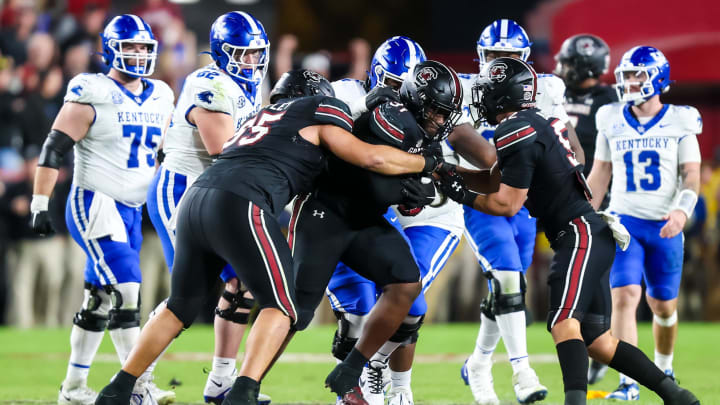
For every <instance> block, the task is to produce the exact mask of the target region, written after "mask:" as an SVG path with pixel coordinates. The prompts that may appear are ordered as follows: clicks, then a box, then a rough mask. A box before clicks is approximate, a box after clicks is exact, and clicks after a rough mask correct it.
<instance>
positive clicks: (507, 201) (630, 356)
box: [440, 58, 699, 405]
mask: <svg viewBox="0 0 720 405" xmlns="http://www.w3.org/2000/svg"><path fill="white" fill-rule="evenodd" d="M537 80H538V78H537V74H536V73H535V71H534V70H533V69H532V67H530V65H528V64H527V63H526V62H524V61H522V60H520V59H516V58H498V59H496V60H494V61H492V62H490V63H489V64H488V65H487V66H486V67H485V68H484V70H483V72H482V73H481V78H480V80H479V81H478V84H477V85H476V86H475V87H474V89H473V104H474V106H475V107H477V108H478V110H479V111H481V115H483V116H484V117H486V119H487V120H488V121H489V122H490V124H493V125H498V124H499V125H498V127H497V128H496V130H495V135H494V141H495V148H496V149H497V155H498V165H497V167H493V168H492V169H491V170H486V171H483V172H477V171H476V172H472V173H463V174H462V177H460V176H458V175H457V173H455V171H454V170H452V168H451V167H450V165H449V164H447V163H445V164H443V166H442V167H441V168H440V175H441V178H442V180H441V183H440V185H441V188H442V190H443V192H444V193H445V194H446V195H447V196H449V197H450V198H453V199H455V200H456V201H459V202H462V203H463V204H466V205H470V206H472V207H473V208H475V209H477V210H481V211H484V212H488V213H491V214H493V215H504V216H512V215H515V214H516V213H517V212H518V210H520V207H522V206H523V205H527V207H528V209H529V210H530V213H531V214H532V215H534V216H535V217H537V218H538V219H539V220H540V221H541V222H542V224H543V225H544V226H545V229H546V235H547V237H548V239H549V240H550V244H551V247H552V249H553V251H554V256H553V261H552V266H551V269H550V274H549V276H548V284H549V286H550V311H549V313H548V319H547V329H548V331H549V332H550V333H551V334H552V337H553V340H554V342H555V345H556V350H557V353H558V360H559V362H560V368H561V370H562V376H563V384H564V391H565V404H566V405H584V404H586V403H587V373H586V371H587V368H588V353H589V354H590V355H591V356H592V357H593V358H594V359H597V360H599V361H601V362H603V363H605V364H609V365H610V367H612V368H614V369H616V370H618V371H620V372H622V373H625V374H627V375H631V376H633V378H635V379H636V380H637V381H638V382H640V383H641V384H643V385H645V386H646V387H648V388H650V389H652V390H653V391H655V393H656V394H658V396H660V398H662V399H663V401H664V403H665V404H674V405H677V404H699V401H698V400H697V398H695V396H694V395H693V394H692V393H691V392H690V391H688V390H685V389H683V388H680V387H679V386H678V385H677V383H676V382H675V380H674V379H673V378H672V377H671V376H668V375H666V374H665V373H663V371H662V370H660V369H659V368H658V367H657V366H656V365H655V364H653V363H652V362H651V361H650V359H648V358H647V356H645V354H643V352H642V351H640V350H639V349H638V348H637V347H635V346H633V345H631V344H628V343H625V342H624V341H620V340H618V339H617V338H615V337H614V336H612V335H611V334H610V330H609V329H610V291H609V289H610V288H609V284H608V282H607V275H608V273H609V269H610V267H611V266H612V263H613V258H614V256H615V248H616V242H615V240H614V236H615V230H616V229H611V228H610V226H609V225H608V223H607V222H606V221H605V220H604V218H603V217H602V216H601V215H600V214H598V213H597V212H595V209H594V208H593V207H592V206H591V205H590V203H589V201H588V199H590V198H591V195H592V193H591V191H590V188H589V187H588V185H587V182H586V181H585V177H584V176H583V174H582V165H581V164H580V163H579V162H578V161H577V159H576V158H575V154H574V152H573V150H572V148H571V147H570V142H569V139H568V135H567V133H568V131H567V128H566V127H565V125H564V124H563V122H562V121H560V119H558V118H556V117H552V116H547V115H545V114H544V113H543V112H542V111H540V110H538V109H536V108H533V107H534V106H535V93H536V90H537ZM603 108H604V107H603ZM601 111H602V109H601ZM623 142H628V141H627V140H625V139H624V140H623ZM463 181H468V184H472V188H474V189H475V190H477V191H480V192H483V193H484V194H477V193H474V192H472V191H469V190H468V189H466V188H464V187H463V185H462V183H463ZM618 232H619V230H618ZM619 239H620V238H619Z"/></svg>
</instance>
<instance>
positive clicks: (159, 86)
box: [148, 79, 175, 104]
mask: <svg viewBox="0 0 720 405" xmlns="http://www.w3.org/2000/svg"><path fill="white" fill-rule="evenodd" d="M148 80H150V81H151V82H152V83H153V85H154V86H155V92H156V93H157V94H158V95H159V96H160V97H162V98H163V99H164V100H165V101H168V102H170V103H171V104H174V103H175V92H173V91H172V89H171V88H170V86H168V84H167V83H165V82H164V81H162V80H156V79H148Z"/></svg>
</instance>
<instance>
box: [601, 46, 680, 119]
mask: <svg viewBox="0 0 720 405" xmlns="http://www.w3.org/2000/svg"><path fill="white" fill-rule="evenodd" d="M615 82H616V84H615V89H616V91H617V93H618V97H619V98H620V100H621V101H624V102H626V103H630V104H633V105H639V104H642V103H644V102H646V101H648V100H649V99H650V98H652V97H654V96H656V95H659V94H662V93H664V92H666V91H668V90H669V89H670V64H669V63H668V61H667V59H665V55H663V54H662V52H660V51H659V50H657V49H655V48H653V47H649V46H639V47H635V48H632V49H630V50H629V51H627V52H626V53H625V55H623V57H622V60H621V61H620V64H619V65H618V67H617V68H615Z"/></svg>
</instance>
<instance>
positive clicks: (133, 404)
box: [130, 380, 158, 405]
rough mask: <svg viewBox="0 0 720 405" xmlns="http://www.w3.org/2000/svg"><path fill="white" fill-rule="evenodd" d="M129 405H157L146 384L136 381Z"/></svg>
mask: <svg viewBox="0 0 720 405" xmlns="http://www.w3.org/2000/svg"><path fill="white" fill-rule="evenodd" d="M130 405H158V403H157V401H156V400H155V398H154V397H153V395H152V393H151V392H150V387H149V386H148V383H147V382H144V381H140V380H138V381H137V382H136V383H135V387H134V388H133V390H132V394H131V395H130Z"/></svg>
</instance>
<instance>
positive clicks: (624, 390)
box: [605, 381, 640, 401]
mask: <svg viewBox="0 0 720 405" xmlns="http://www.w3.org/2000/svg"><path fill="white" fill-rule="evenodd" d="M605 398H607V399H617V400H620V401H638V400H639V399H640V387H638V385H637V383H630V384H628V383H626V382H624V381H622V382H620V385H619V386H618V387H617V389H616V390H615V391H613V392H611V393H609V394H608V395H607V396H606V397H605Z"/></svg>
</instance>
